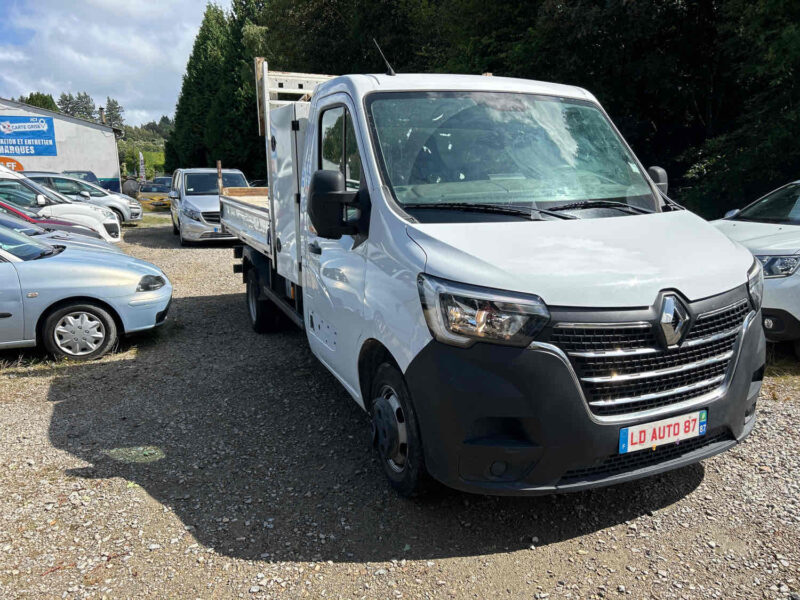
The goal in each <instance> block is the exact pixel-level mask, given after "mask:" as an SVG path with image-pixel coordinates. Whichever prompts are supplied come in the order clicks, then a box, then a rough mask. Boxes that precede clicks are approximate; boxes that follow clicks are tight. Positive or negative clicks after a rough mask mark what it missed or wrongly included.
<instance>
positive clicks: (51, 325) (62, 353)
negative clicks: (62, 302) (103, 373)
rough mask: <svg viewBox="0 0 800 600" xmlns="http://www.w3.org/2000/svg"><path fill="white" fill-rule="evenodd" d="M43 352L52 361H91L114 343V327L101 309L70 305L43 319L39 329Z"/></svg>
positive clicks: (91, 306) (111, 320)
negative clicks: (49, 356)
mask: <svg viewBox="0 0 800 600" xmlns="http://www.w3.org/2000/svg"><path fill="white" fill-rule="evenodd" d="M42 338H43V342H44V346H45V348H46V349H47V351H48V352H49V353H50V354H51V355H52V356H53V357H54V358H56V359H59V358H71V359H73V360H93V359H95V358H100V357H101V356H103V355H104V354H105V353H106V352H108V351H109V350H110V349H111V347H112V346H113V345H114V343H115V342H116V341H117V325H116V323H115V322H114V318H113V317H112V316H111V315H110V314H109V313H108V311H106V310H105V309H103V308H101V307H99V306H96V305H94V304H70V305H67V306H64V307H62V308H60V309H58V310H56V311H55V312H53V313H52V314H51V315H49V316H48V317H47V319H46V320H45V322H44V326H43V327H42Z"/></svg>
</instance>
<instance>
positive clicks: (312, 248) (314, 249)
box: [308, 242, 322, 254]
mask: <svg viewBox="0 0 800 600" xmlns="http://www.w3.org/2000/svg"><path fill="white" fill-rule="evenodd" d="M308 251H309V252H311V254H322V248H320V245H319V244H318V243H317V242H309V243H308Z"/></svg>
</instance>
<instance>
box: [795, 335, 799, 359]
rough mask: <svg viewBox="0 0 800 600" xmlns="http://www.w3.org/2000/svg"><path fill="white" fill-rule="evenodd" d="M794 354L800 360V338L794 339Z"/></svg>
mask: <svg viewBox="0 0 800 600" xmlns="http://www.w3.org/2000/svg"><path fill="white" fill-rule="evenodd" d="M794 355H795V356H796V357H797V358H798V360H800V340H795V341H794Z"/></svg>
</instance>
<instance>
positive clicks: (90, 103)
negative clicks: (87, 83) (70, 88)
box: [73, 92, 97, 121]
mask: <svg viewBox="0 0 800 600" xmlns="http://www.w3.org/2000/svg"><path fill="white" fill-rule="evenodd" d="M73 116H74V117H78V118H79V119H86V120H87V121H96V120H97V109H96V108H95V105H94V100H93V99H92V97H91V96H90V95H89V94H88V93H87V92H78V95H77V96H75V114H74V115H73Z"/></svg>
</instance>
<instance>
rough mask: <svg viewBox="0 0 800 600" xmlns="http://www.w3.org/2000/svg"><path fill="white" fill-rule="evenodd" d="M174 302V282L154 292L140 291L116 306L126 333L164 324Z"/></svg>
mask: <svg viewBox="0 0 800 600" xmlns="http://www.w3.org/2000/svg"><path fill="white" fill-rule="evenodd" d="M171 304H172V284H171V283H170V282H169V281H167V284H166V285H165V286H164V287H162V288H161V289H158V290H155V291H153V292H138V293H136V294H134V295H133V296H130V297H128V298H126V299H125V301H123V302H120V303H119V304H118V305H117V306H115V308H116V309H117V313H118V314H119V316H120V318H121V319H122V324H123V325H124V327H125V333H134V332H136V331H144V330H146V329H152V328H153V327H157V326H159V325H162V324H163V323H164V321H165V320H166V318H167V313H168V311H169V308H170V306H171Z"/></svg>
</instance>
